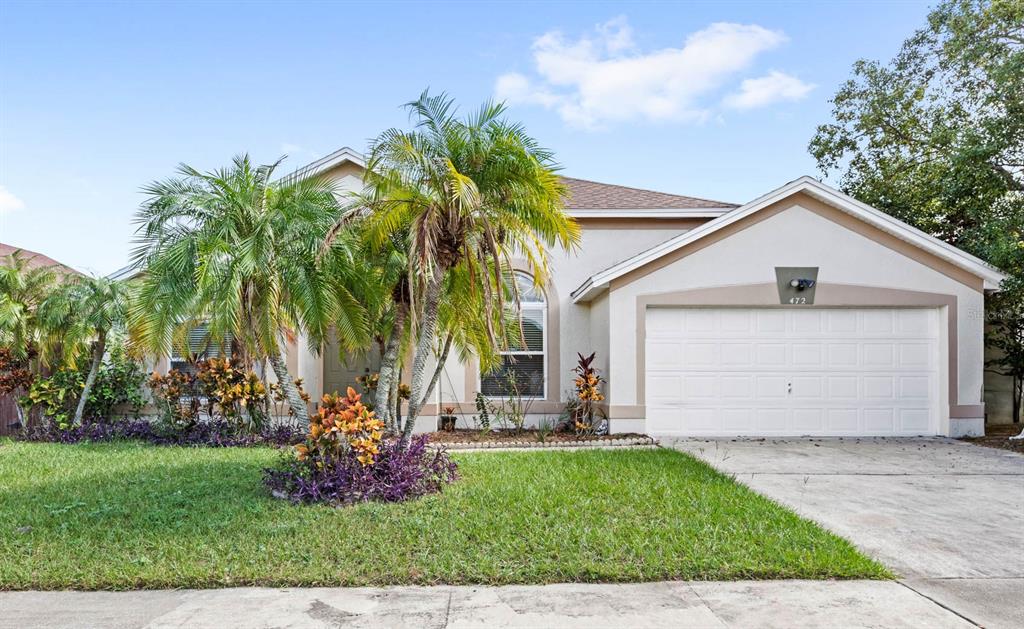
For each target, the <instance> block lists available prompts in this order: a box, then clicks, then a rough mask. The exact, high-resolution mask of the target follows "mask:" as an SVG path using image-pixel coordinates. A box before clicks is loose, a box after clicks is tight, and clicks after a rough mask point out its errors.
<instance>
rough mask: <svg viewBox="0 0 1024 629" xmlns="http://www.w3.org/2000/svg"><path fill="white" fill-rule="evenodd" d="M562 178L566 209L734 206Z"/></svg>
mask: <svg viewBox="0 0 1024 629" xmlns="http://www.w3.org/2000/svg"><path fill="white" fill-rule="evenodd" d="M562 180H563V181H564V182H565V184H566V185H567V186H568V187H569V196H568V198H567V199H566V202H565V208H566V209H567V210H638V209H642V210H654V209H658V210H661V209H665V210H693V209H700V208H733V207H738V206H737V205H736V204H735V203H725V202H724V201H712V200H710V199H699V198H697V197H686V196H683V195H680V194H668V193H667V192H656V191H654V190H644V189H642V188H628V187H626V186H616V185H613V184H608V183H598V182H596V181H587V180H586V179H575V178H573V177H562Z"/></svg>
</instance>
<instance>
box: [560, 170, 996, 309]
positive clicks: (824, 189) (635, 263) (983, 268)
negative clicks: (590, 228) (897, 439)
mask: <svg viewBox="0 0 1024 629" xmlns="http://www.w3.org/2000/svg"><path fill="white" fill-rule="evenodd" d="M798 192H803V193H806V194H808V195H810V196H812V197H814V198H816V199H818V200H819V201H821V202H823V203H826V204H828V205H830V206H832V207H834V208H836V209H838V210H840V211H842V212H845V213H847V214H849V215H851V216H854V217H856V218H859V219H860V220H862V221H864V222H865V223H868V224H870V225H872V226H874V227H876V228H878V229H880V230H882V231H884V232H886V233H889V234H891V235H893V236H895V237H897V238H899V239H900V240H903V241H905V242H908V243H910V244H912V245H914V246H917V247H919V248H921V249H923V250H924V251H927V252H929V253H931V254H932V255H934V256H936V257H938V258H941V259H943V260H946V261H947V262H949V263H951V264H953V265H955V266H957V267H960V268H962V269H964V270H965V271H967V272H969V273H971V274H973V275H975V276H977V277H979V278H981V279H982V280H984V288H985V289H986V290H997V289H998V288H999V284H1000V283H1001V282H1002V281H1003V280H1004V279H1006V275H1004V274H1003V273H1002V272H1001V271H999V270H998V269H996V268H995V267H993V266H992V265H990V264H988V263H987V262H985V261H983V260H981V259H979V258H976V257H974V256H972V255H970V254H969V253H967V252H965V251H961V250H960V249H957V248H956V247H954V246H952V245H950V244H949V243H946V242H943V241H942V240H939V239H938V238H935V237H934V236H930V235H928V234H926V233H924V232H922V231H921V230H919V229H916V228H914V227H911V226H910V225H907V224H906V223H904V222H902V221H900V220H897V219H895V218H893V217H892V216H889V215H888V214H886V213H885V212H882V211H881V210H877V209H875V208H873V207H871V206H869V205H867V204H865V203H861V202H860V201H858V200H856V199H854V198H853V197H851V196H849V195H846V194H843V193H842V192H840V191H838V190H836V189H835V188H832V187H830V186H827V185H825V184H823V183H821V182H820V181H818V180H817V179H814V178H813V177H809V176H804V177H801V178H799V179H797V180H795V181H791V182H789V183H787V184H786V185H784V186H782V187H781V188H778V189H776V190H773V191H772V192H769V193H768V194H766V195H764V196H761V197H758V198H757V199H754V200H753V201H751V202H750V203H747V204H745V205H743V206H740V207H738V208H736V209H734V210H732V211H730V212H728V213H727V214H724V215H722V216H720V217H719V218H716V219H714V220H712V221H708V222H707V223H704V224H703V225H700V226H698V227H696V228H694V229H692V230H690V231H688V232H685V233H683V234H681V235H679V236H676V237H675V238H672V239H671V240H668V241H666V242H664V243H662V244H660V245H656V246H654V247H652V248H650V249H648V250H647V251H644V252H642V253H640V254H637V255H635V256H633V257H632V258H629V259H628V260H624V261H623V262H620V263H619V264H616V265H614V266H611V267H609V268H607V269H605V270H604V271H601V272H599V273H596V274H594V275H592V276H591V277H590V278H588V279H587V281H586V282H584V283H583V284H581V285H580V286H579V287H578V288H577V289H576V290H574V291H573V292H572V299H573V301H574V302H576V303H580V302H586V301H590V300H591V299H593V298H594V297H595V296H597V295H599V294H600V293H602V292H603V291H604V290H606V289H607V288H608V286H609V284H610V283H611V282H612V281H613V280H615V279H618V278H620V277H622V276H623V275H626V274H627V273H629V272H631V271H634V270H636V269H638V268H640V267H643V266H645V265H647V264H649V263H651V262H653V261H655V260H657V259H659V258H661V257H662V256H665V255H668V254H670V253H672V252H673V251H676V250H678V249H681V248H682V247H684V246H686V245H689V244H690V243H692V242H695V241H698V240H700V239H701V238H705V237H707V236H709V235H711V234H713V233H715V232H717V231H718V230H720V229H722V228H724V227H726V226H728V225H731V224H733V223H735V222H736V221H739V220H741V219H743V218H745V217H747V216H749V215H751V214H754V213H755V212H758V211H760V210H763V209H764V208H766V207H768V206H770V205H772V204H774V203H776V202H778V201H781V200H782V199H784V198H786V197H789V196H791V195H794V194H796V193H798Z"/></svg>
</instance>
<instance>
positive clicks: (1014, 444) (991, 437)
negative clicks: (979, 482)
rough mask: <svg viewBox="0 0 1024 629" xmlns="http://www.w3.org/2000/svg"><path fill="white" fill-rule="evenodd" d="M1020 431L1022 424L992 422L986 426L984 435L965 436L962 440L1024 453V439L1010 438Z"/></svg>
mask: <svg viewBox="0 0 1024 629" xmlns="http://www.w3.org/2000/svg"><path fill="white" fill-rule="evenodd" d="M1020 431H1021V425H1020V424H991V425H988V426H985V436H984V437H963V438H961V441H966V442H968V443H973V444H974V445H978V446H985V447H986V448H999V449H1000V450H1010V451H1012V452H1020V453H1021V454H1024V439H1017V440H1015V441H1011V440H1010V437H1013V436H1015V435H1019V434H1020Z"/></svg>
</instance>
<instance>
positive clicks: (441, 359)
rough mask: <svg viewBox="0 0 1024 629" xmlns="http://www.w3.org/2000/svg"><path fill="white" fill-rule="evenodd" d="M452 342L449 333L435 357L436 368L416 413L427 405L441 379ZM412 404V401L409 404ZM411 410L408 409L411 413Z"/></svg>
mask: <svg viewBox="0 0 1024 629" xmlns="http://www.w3.org/2000/svg"><path fill="white" fill-rule="evenodd" d="M453 340H454V338H453V336H452V334H451V332H449V333H448V338H446V339H445V340H444V345H443V346H442V347H441V355H440V356H438V357H437V366H436V367H435V368H434V375H433V376H431V377H430V384H428V385H427V391H426V393H425V394H424V395H423V399H422V400H420V403H419V404H418V405H417V406H416V413H419V412H420V409H422V408H423V407H424V406H426V404H427V400H428V399H430V396H431V394H432V393H433V392H434V389H435V388H436V387H437V381H438V380H440V379H441V372H442V371H444V364H445V363H446V362H448V354H449V353H450V352H451V350H452V341H453ZM409 403H410V404H412V400H410V402H409ZM411 410H412V409H410V411H411Z"/></svg>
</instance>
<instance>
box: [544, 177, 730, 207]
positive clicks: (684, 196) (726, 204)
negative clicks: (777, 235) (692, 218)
mask: <svg viewBox="0 0 1024 629" xmlns="http://www.w3.org/2000/svg"><path fill="white" fill-rule="evenodd" d="M558 176H559V177H561V178H562V179H572V180H573V181H582V182H585V183H596V184H597V185H599V186H609V187H612V188H621V189H623V190H633V191H636V192H650V193H652V194H664V195H666V196H670V197H678V198H680V199H692V200H694V201H704V202H706V203H718V204H719V206H720V207H740V204H739V203H732V202H730V201H719V200H717V199H708V198H706V197H695V196H692V195H689V194H677V193H675V192H665V191H663V190H652V189H650V188H638V187H636V186H624V185H622V184H618V183H607V182H604V181H596V180H594V179H583V178H582V177H569V176H568V175H561V174H560V175H558Z"/></svg>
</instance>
